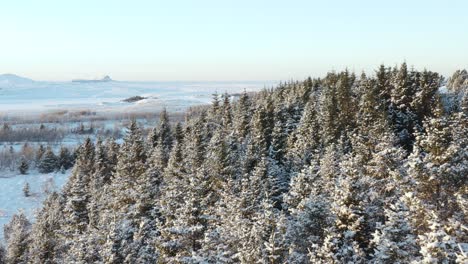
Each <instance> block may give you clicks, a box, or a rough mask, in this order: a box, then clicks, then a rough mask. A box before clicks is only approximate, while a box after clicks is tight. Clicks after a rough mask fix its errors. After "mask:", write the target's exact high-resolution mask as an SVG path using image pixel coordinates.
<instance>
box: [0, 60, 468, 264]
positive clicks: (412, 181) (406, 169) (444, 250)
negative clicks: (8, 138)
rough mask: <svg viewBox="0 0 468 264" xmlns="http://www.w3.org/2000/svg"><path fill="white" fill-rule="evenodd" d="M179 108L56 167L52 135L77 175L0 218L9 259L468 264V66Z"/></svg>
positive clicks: (285, 88)
mask: <svg viewBox="0 0 468 264" xmlns="http://www.w3.org/2000/svg"><path fill="white" fill-rule="evenodd" d="M170 114H171V113H170V110H167V111H166V110H163V111H161V113H160V118H159V121H157V122H156V121H155V122H154V124H152V128H151V129H149V130H147V129H146V128H143V127H142V125H141V124H140V123H139V122H138V120H137V119H135V120H133V121H132V122H131V123H130V124H129V125H128V127H127V128H126V130H125V133H124V136H123V140H120V141H117V140H115V139H114V138H113V137H112V136H111V135H107V136H106V135H101V136H100V137H99V138H98V139H97V140H96V139H94V138H87V139H86V140H84V141H83V143H82V144H81V145H80V146H79V147H78V149H77V150H76V151H74V152H73V154H72V153H71V152H72V151H68V150H62V151H63V152H65V153H63V155H62V154H61V156H63V160H62V161H60V164H62V165H57V157H55V159H54V158H53V155H54V153H51V150H50V149H47V150H46V149H43V150H42V152H44V153H43V155H45V157H48V158H47V159H45V158H44V159H43V160H45V161H44V162H43V163H41V164H40V166H38V168H39V170H42V171H45V172H47V171H53V170H54V169H59V168H60V167H62V166H65V167H67V168H68V167H71V166H73V169H72V170H71V175H70V177H69V178H68V181H67V182H66V184H65V185H64V187H63V188H62V189H61V190H60V191H53V192H51V193H50V194H49V195H48V197H47V198H46V199H45V201H44V202H43V204H42V206H41V208H40V209H39V210H38V212H37V213H36V215H35V218H34V219H31V218H29V217H27V216H26V215H25V214H24V213H22V212H18V213H17V214H15V215H14V216H13V217H12V219H11V221H10V222H9V223H8V224H6V225H5V227H4V236H5V243H3V244H4V245H3V246H1V247H0V263H7V264H16V263H22V264H23V263H24V264H26V263H34V264H35V263H38V264H52V263H116V264H117V263H129V264H144V263H271V264H273V263H326V264H328V263H375V264H380V263H388V264H391V263H468V223H467V218H468V185H467V181H468V73H467V72H466V71H465V70H461V71H457V72H455V73H454V74H453V75H452V76H451V77H450V78H447V79H444V78H442V76H441V75H440V74H438V73H437V72H432V71H430V70H417V69H414V68H412V67H410V66H407V65H406V63H403V64H401V65H399V66H395V67H386V66H384V65H382V66H380V67H378V68H377V69H375V71H373V72H372V73H369V74H367V75H366V74H364V73H363V74H360V73H354V72H351V71H348V70H345V71H341V72H335V71H333V72H329V73H328V74H326V75H325V76H321V77H320V78H307V79H305V80H299V81H293V80H291V81H287V82H282V83H279V84H278V85H276V86H275V87H272V88H265V89H263V90H262V91H259V92H244V93H242V94H241V95H239V96H238V97H235V98H234V97H232V96H230V95H228V94H227V93H226V94H222V93H220V94H214V95H213V99H212V103H211V104H210V105H206V106H200V107H193V108H190V109H189V110H187V111H186V112H185V113H184V118H181V119H179V120H171V118H170ZM47 134H49V135H51V134H50V133H47ZM72 156H73V157H72ZM18 162H19V163H18V164H19V169H20V171H22V172H25V173H26V171H27V170H28V164H27V163H26V162H24V161H18ZM73 164H74V165H73ZM15 166H16V165H15ZM67 168H65V169H67ZM21 187H22V186H20V187H18V188H21ZM23 192H24V194H25V196H26V195H30V192H31V190H30V187H29V186H24V188H23Z"/></svg>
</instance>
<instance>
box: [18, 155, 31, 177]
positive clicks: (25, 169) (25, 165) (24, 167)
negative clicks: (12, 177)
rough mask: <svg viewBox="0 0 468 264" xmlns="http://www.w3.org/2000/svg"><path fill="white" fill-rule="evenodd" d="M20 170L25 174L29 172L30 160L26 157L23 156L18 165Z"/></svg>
mask: <svg viewBox="0 0 468 264" xmlns="http://www.w3.org/2000/svg"><path fill="white" fill-rule="evenodd" d="M18 170H19V172H20V173H21V174H23V175H25V174H27V173H28V170H29V164H28V162H27V161H26V159H25V158H24V157H22V158H21V162H20V165H19V167H18Z"/></svg>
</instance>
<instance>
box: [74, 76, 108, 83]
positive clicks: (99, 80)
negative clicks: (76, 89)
mask: <svg viewBox="0 0 468 264" xmlns="http://www.w3.org/2000/svg"><path fill="white" fill-rule="evenodd" d="M112 81H113V80H112V79H111V77H109V76H108V75H106V76H104V78H102V79H97V80H85V79H77V80H72V82H79V83H89V82H112Z"/></svg>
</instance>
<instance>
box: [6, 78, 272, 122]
mask: <svg viewBox="0 0 468 264" xmlns="http://www.w3.org/2000/svg"><path fill="white" fill-rule="evenodd" d="M274 84H275V82H271V81H257V82H253V81H248V82H123V81H122V82H121V81H111V82H87V83H79V82H38V81H33V80H30V79H26V78H22V77H19V76H16V75H10V74H6V75H5V74H4V75H0V114H3V115H5V114H9V115H14V114H28V113H38V112H44V111H53V110H63V109H65V110H76V109H91V110H93V111H101V112H106V111H114V112H135V111H157V110H159V109H161V108H162V107H166V108H167V109H168V110H169V111H183V110H185V109H186V108H187V107H189V106H193V105H200V104H206V103H209V102H210V101H211V95H212V94H213V93H214V92H218V93H219V94H221V93H224V92H228V93H240V92H242V91H244V90H246V91H258V90H260V89H262V88H264V87H268V88H269V87H271V86H272V85H274ZM132 96H142V97H145V98H146V99H143V100H141V101H138V102H133V103H127V102H123V100H124V99H127V98H129V97H132Z"/></svg>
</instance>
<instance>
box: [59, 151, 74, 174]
mask: <svg viewBox="0 0 468 264" xmlns="http://www.w3.org/2000/svg"><path fill="white" fill-rule="evenodd" d="M73 163H74V159H73V155H72V153H71V152H70V150H69V149H68V148H67V147H61V148H60V152H59V155H58V157H57V166H58V168H63V169H64V170H68V169H69V168H71V167H73Z"/></svg>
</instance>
